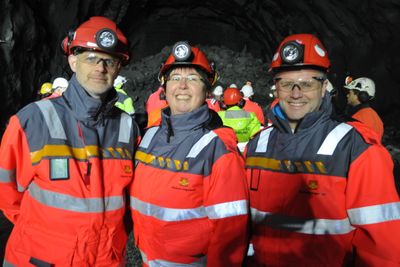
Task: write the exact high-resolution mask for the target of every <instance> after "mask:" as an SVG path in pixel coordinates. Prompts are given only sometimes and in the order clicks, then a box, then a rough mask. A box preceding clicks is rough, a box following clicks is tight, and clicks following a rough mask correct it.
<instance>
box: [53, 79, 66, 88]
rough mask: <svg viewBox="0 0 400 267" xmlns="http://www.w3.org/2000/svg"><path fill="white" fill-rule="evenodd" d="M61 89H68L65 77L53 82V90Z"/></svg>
mask: <svg viewBox="0 0 400 267" xmlns="http://www.w3.org/2000/svg"><path fill="white" fill-rule="evenodd" d="M59 87H62V88H67V87H68V81H67V79H65V78H63V77H58V78H56V79H54V81H53V89H57V88H59Z"/></svg>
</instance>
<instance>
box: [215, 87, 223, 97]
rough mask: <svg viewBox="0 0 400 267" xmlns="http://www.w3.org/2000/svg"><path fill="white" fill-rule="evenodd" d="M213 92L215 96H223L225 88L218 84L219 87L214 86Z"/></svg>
mask: <svg viewBox="0 0 400 267" xmlns="http://www.w3.org/2000/svg"><path fill="white" fill-rule="evenodd" d="M212 94H213V95H215V96H221V95H223V94H224V89H223V88H222V86H221V85H218V86H217V87H215V88H214V90H213V92H212Z"/></svg>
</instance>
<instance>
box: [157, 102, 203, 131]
mask: <svg viewBox="0 0 400 267" xmlns="http://www.w3.org/2000/svg"><path fill="white" fill-rule="evenodd" d="M161 116H162V122H161V128H164V127H172V129H173V131H174V132H175V133H177V132H180V131H190V130H193V129H196V128H199V127H202V126H203V125H204V123H205V122H206V121H207V120H208V119H209V116H210V115H209V110H208V106H207V105H206V104H204V105H202V106H201V107H199V108H198V109H195V110H193V111H191V112H188V113H184V114H179V115H171V110H170V108H169V107H168V108H165V109H163V110H162V114H161Z"/></svg>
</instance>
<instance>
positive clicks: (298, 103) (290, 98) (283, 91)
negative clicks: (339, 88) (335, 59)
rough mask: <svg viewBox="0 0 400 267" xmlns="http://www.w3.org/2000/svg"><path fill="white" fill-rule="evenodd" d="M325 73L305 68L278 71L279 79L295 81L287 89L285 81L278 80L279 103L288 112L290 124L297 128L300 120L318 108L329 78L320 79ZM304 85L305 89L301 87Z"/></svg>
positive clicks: (277, 76)
mask: <svg viewBox="0 0 400 267" xmlns="http://www.w3.org/2000/svg"><path fill="white" fill-rule="evenodd" d="M323 76H324V74H323V73H322V72H320V71H317V70H311V69H304V70H296V71H285V72H281V73H278V74H277V75H276V77H275V79H277V80H278V81H279V80H280V81H285V80H286V81H294V82H295V83H294V86H293V87H292V88H290V90H287V88H284V86H285V85H287V84H285V83H280V82H276V93H277V96H278V98H279V105H280V106H281V108H282V109H283V111H284V112H285V113H286V116H287V119H288V121H289V125H290V127H291V128H292V129H295V128H296V126H297V123H298V122H299V120H301V119H302V118H304V116H305V115H306V114H307V113H310V112H313V111H315V110H318V109H319V107H320V106H321V102H322V98H323V96H324V95H325V90H326V85H327V80H325V81H323V82H322V81H318V80H316V79H315V78H321V77H323ZM298 85H303V86H304V88H305V90H302V89H301V88H299V86H298Z"/></svg>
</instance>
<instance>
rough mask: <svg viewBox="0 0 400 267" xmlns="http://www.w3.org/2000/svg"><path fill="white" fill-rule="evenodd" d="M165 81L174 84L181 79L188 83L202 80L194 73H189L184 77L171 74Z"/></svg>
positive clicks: (196, 82)
mask: <svg viewBox="0 0 400 267" xmlns="http://www.w3.org/2000/svg"><path fill="white" fill-rule="evenodd" d="M167 81H169V82H170V83H174V84H177V83H180V82H181V81H186V82H187V83H188V84H195V85H198V84H200V83H201V82H202V81H203V79H202V78H201V77H199V76H198V75H195V74H191V75H188V76H186V77H185V76H182V75H179V74H174V75H171V76H170V77H169V78H168V79H167Z"/></svg>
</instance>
